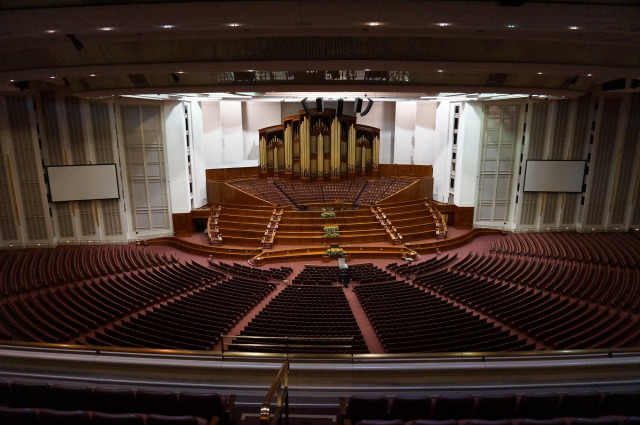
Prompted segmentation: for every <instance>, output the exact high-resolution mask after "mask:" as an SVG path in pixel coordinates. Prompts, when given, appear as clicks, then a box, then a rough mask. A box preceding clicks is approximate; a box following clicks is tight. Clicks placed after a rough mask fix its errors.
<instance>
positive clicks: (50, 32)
mask: <svg viewBox="0 0 640 425" xmlns="http://www.w3.org/2000/svg"><path fill="white" fill-rule="evenodd" d="M57 32H58V30H47V34H55V33H57Z"/></svg>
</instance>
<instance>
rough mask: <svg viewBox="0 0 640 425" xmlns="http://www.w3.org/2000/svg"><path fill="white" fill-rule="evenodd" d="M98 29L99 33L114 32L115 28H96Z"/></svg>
mask: <svg viewBox="0 0 640 425" xmlns="http://www.w3.org/2000/svg"><path fill="white" fill-rule="evenodd" d="M98 29H99V30H100V31H112V30H114V29H115V28H114V27H100V28H98Z"/></svg>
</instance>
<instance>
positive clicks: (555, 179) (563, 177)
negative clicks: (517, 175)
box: [524, 160, 586, 193]
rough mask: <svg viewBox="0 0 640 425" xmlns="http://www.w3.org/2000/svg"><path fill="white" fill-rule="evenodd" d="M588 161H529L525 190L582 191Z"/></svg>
mask: <svg viewBox="0 0 640 425" xmlns="http://www.w3.org/2000/svg"><path fill="white" fill-rule="evenodd" d="M585 164H586V161H533V160H528V161H527V169H526V171H525V178H524V191H525V192H573V193H575V192H582V181H583V179H584V171H585Z"/></svg>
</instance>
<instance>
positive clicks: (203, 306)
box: [85, 278, 275, 350]
mask: <svg viewBox="0 0 640 425" xmlns="http://www.w3.org/2000/svg"><path fill="white" fill-rule="evenodd" d="M273 289H275V285H274V284H271V283H267V282H263V281H255V280H249V279H242V278H233V279H229V280H225V281H223V282H220V283H217V284H212V285H207V286H204V287H202V288H198V289H196V290H194V291H193V292H190V293H188V294H184V295H181V296H180V297H178V298H174V299H172V300H169V301H168V302H167V303H163V304H160V305H158V306H154V307H153V308H149V309H146V310H145V311H144V312H141V313H139V314H138V315H137V317H133V316H132V317H130V318H129V319H128V320H123V321H121V323H120V324H115V323H114V324H111V325H110V326H107V327H105V328H104V329H103V330H101V331H97V332H95V335H94V336H89V335H87V336H86V337H85V338H86V340H87V342H89V343H90V344H92V345H107V346H109V345H113V346H124V347H140V348H174V349H183V350H209V349H211V348H213V346H214V345H215V344H216V343H217V342H218V341H219V340H220V338H221V335H223V334H225V333H226V332H227V331H228V330H229V329H230V328H231V327H232V326H233V325H234V324H235V323H237V322H238V321H239V320H240V319H241V318H242V317H243V316H244V315H245V314H247V313H248V312H249V311H250V310H251V309H252V308H253V307H254V306H255V305H256V304H257V303H258V302H260V301H261V300H262V299H263V298H264V297H266V296H267V294H268V293H269V292H271V291H273Z"/></svg>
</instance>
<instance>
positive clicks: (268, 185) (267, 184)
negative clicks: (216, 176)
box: [228, 179, 289, 205]
mask: <svg viewBox="0 0 640 425" xmlns="http://www.w3.org/2000/svg"><path fill="white" fill-rule="evenodd" d="M228 184H229V186H233V187H235V188H237V189H239V190H242V191H243V192H246V193H248V194H250V195H253V196H255V197H257V198H260V199H264V200H265V201H267V202H271V203H272V204H274V205H286V204H288V203H289V202H288V200H287V198H286V197H285V196H284V195H283V194H282V192H280V191H279V190H278V188H277V187H276V186H274V185H273V180H272V179H269V180H264V179H248V180H236V181H233V182H229V183H228Z"/></svg>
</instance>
